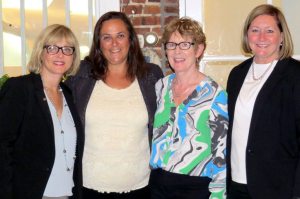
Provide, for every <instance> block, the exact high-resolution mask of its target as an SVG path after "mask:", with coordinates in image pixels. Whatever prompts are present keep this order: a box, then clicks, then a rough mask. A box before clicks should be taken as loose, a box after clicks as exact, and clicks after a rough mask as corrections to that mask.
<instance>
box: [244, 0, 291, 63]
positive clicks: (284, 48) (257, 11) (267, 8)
mask: <svg viewBox="0 0 300 199" xmlns="http://www.w3.org/2000/svg"><path fill="white" fill-rule="evenodd" d="M260 15H270V16H273V17H274V18H275V20H276V22H277V26H278V28H279V30H280V31H281V33H282V35H283V41H282V45H281V46H280V49H279V59H284V58H288V57H291V56H292V55H293V54H294V45H293V41H292V36H291V33H290V31H289V28H288V25H287V22H286V20H285V17H284V15H283V13H282V12H281V11H280V10H279V9H278V8H277V7H275V6H273V5H270V4H262V5H259V6H257V7H255V8H254V9H253V10H252V11H251V12H250V13H249V15H248V17H247V18H246V21H245V24H244V28H243V34H242V49H243V51H244V52H245V53H247V54H252V50H251V48H250V46H249V41H248V29H249V27H250V25H251V23H252V22H253V20H254V19H255V18H256V17H258V16H260Z"/></svg>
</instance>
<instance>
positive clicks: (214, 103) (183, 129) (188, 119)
mask: <svg viewBox="0 0 300 199" xmlns="http://www.w3.org/2000/svg"><path fill="white" fill-rule="evenodd" d="M174 78H175V74H171V75H169V76H166V77H164V78H163V79H161V80H159V81H158V82H157V83H156V88H155V89H156V95H157V111H156V113H155V119H154V130H153V140H152V151H151V159H150V165H151V167H152V168H153V169H156V168H161V169H163V170H165V171H169V172H173V173H178V174H185V175H190V176H199V177H209V178H211V179H212V180H211V182H210V184H209V190H210V192H211V196H210V198H211V199H212V198H213V199H224V198H226V163H225V156H226V135H227V130H228V113H227V93H226V91H225V90H224V89H222V88H221V87H220V86H219V85H218V84H217V83H216V82H215V81H213V80H212V79H211V78H209V77H206V78H205V79H204V80H202V81H201V82H200V83H199V85H197V87H196V88H195V90H194V91H193V92H192V93H191V94H190V95H189V96H188V98H187V99H186V100H184V101H183V102H182V103H181V104H180V105H178V106H177V107H176V105H175V103H174V101H173V97H172V89H171V84H172V81H173V79H174Z"/></svg>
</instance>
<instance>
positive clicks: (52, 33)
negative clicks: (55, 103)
mask: <svg viewBox="0 0 300 199" xmlns="http://www.w3.org/2000/svg"><path fill="white" fill-rule="evenodd" d="M62 40H65V41H66V42H67V43H68V45H69V46H72V47H74V48H75V52H74V54H73V55H72V56H73V62H72V65H71V67H70V69H69V70H68V71H67V72H66V73H65V74H64V75H66V76H69V75H75V74H76V72H77V71H78V69H79V63H80V51H79V44H78V41H77V39H76V37H75V35H74V33H73V32H72V31H71V29H70V28H68V27H66V26H64V25H60V24H53V25H50V26H48V27H46V28H45V29H44V30H43V31H42V32H41V33H40V34H39V36H38V38H37V40H36V42H35V44H34V47H33V51H32V53H31V57H30V60H29V62H28V64H27V68H28V70H29V72H32V73H36V74H38V73H39V72H40V69H41V67H42V66H43V51H44V46H45V45H54V44H55V43H57V42H60V41H62Z"/></svg>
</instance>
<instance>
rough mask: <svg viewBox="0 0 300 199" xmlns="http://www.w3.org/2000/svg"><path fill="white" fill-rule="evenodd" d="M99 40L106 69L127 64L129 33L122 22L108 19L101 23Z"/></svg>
mask: <svg viewBox="0 0 300 199" xmlns="http://www.w3.org/2000/svg"><path fill="white" fill-rule="evenodd" d="M100 40H101V41H100V48H101V50H102V53H103V55H104V57H105V58H106V60H107V63H108V67H110V66H115V65H126V64H127V57H128V51H129V47H130V42H129V32H128V30H127V28H126V25H125V23H124V22H123V21H122V20H120V19H110V20H107V21H105V22H103V25H102V28H101V30H100Z"/></svg>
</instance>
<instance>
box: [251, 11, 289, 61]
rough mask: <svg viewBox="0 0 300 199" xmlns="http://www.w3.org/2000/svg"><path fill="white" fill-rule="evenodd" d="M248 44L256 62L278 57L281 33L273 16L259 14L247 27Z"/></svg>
mask: <svg viewBox="0 0 300 199" xmlns="http://www.w3.org/2000/svg"><path fill="white" fill-rule="evenodd" d="M247 36H248V42H249V46H250V48H251V50H252V52H253V54H254V56H255V61H256V62H257V63H270V62H272V61H273V60H274V59H278V56H279V49H280V44H281V43H282V40H283V39H282V33H281V32H280V30H279V27H278V25H277V23H276V20H275V18H274V17H273V16H270V15H259V16H258V17H256V18H255V19H254V20H253V21H252V23H251V24H250V26H249V29H248V34H247Z"/></svg>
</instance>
